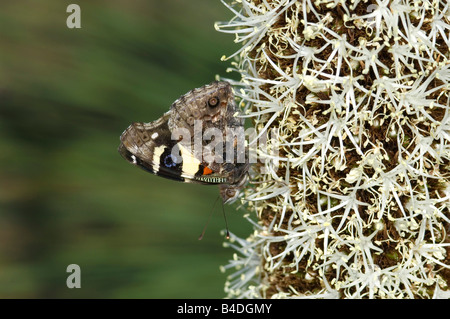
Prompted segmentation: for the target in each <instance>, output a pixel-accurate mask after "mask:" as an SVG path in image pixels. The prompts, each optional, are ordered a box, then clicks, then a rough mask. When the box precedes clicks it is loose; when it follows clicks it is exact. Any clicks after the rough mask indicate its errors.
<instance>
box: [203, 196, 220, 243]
mask: <svg viewBox="0 0 450 319" xmlns="http://www.w3.org/2000/svg"><path fill="white" fill-rule="evenodd" d="M218 199H219V196H217V198H216V201H215V202H214V205H213V208H212V209H211V213H209V217H208V220H207V221H206V224H205V227H203V231H202V233H201V235H200V236H199V237H198V240H202V239H203V236H204V235H205V231H206V227H208V224H209V221H210V220H211V216H212V214H213V213H214V208H215V207H216V204H217V200H218Z"/></svg>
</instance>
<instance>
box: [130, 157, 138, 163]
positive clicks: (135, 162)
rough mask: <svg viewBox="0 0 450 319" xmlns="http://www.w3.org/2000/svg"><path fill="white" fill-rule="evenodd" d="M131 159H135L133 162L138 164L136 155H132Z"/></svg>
mask: <svg viewBox="0 0 450 319" xmlns="http://www.w3.org/2000/svg"><path fill="white" fill-rule="evenodd" d="M131 159H132V160H133V164H136V163H137V161H136V156H134V155H131Z"/></svg>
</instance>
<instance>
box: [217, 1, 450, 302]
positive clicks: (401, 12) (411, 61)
mask: <svg viewBox="0 0 450 319" xmlns="http://www.w3.org/2000/svg"><path fill="white" fill-rule="evenodd" d="M223 3H224V4H225V5H226V6H227V7H228V8H229V9H230V10H231V11H232V12H233V14H234V15H235V16H234V17H233V18H232V19H231V20H230V21H229V22H223V23H217V25H216V28H217V29H218V30H219V31H222V32H226V33H233V34H234V35H235V42H237V43H240V44H241V45H242V46H241V48H240V49H239V50H238V51H237V52H236V53H234V54H233V55H231V56H230V57H229V58H233V59H234V62H232V68H231V69H232V70H233V71H236V72H238V73H239V74H240V76H241V80H240V81H239V82H233V84H234V85H236V86H237V87H238V88H239V87H240V88H241V89H236V91H237V92H236V93H237V96H238V97H239V98H240V100H241V101H240V102H241V106H242V107H243V109H244V111H245V115H246V116H248V117H251V118H252V120H253V124H254V126H255V128H257V130H258V132H259V133H261V134H263V133H262V132H264V131H271V132H274V133H275V134H271V135H269V136H276V138H271V139H269V140H268V145H267V148H265V149H257V155H258V156H259V158H261V157H262V158H263V159H264V163H261V162H258V164H257V165H254V167H253V169H254V172H253V174H254V175H253V176H252V185H250V187H249V189H248V190H246V193H245V199H244V201H245V202H246V203H247V205H248V208H249V209H250V210H251V211H256V212H257V216H258V218H259V220H258V222H257V223H254V225H255V226H254V228H255V231H254V233H253V234H252V235H251V236H250V237H249V238H247V239H239V238H234V240H235V241H234V242H232V243H231V245H232V246H233V247H234V248H235V249H236V250H237V252H236V254H235V258H234V259H233V260H232V261H231V262H230V263H229V264H228V265H227V266H225V267H224V268H225V270H227V271H231V270H230V269H233V270H232V271H234V273H231V275H230V276H229V280H228V282H227V283H226V286H225V290H226V292H227V293H228V296H229V297H265V298H288V297H307V298H432V297H434V298H444V297H449V295H450V293H449V284H450V238H449V235H448V233H449V230H450V229H449V226H450V212H449V209H450V186H449V185H450V183H449V181H450V166H449V165H450V164H449V159H450V102H449V94H450V62H449V58H450V53H449V50H450V7H449V2H448V1H447V0H366V1H360V0H339V1H337V0H316V1H312V0H235V1H231V0H229V1H224V0H223ZM224 59H225V58H224ZM275 149H277V152H278V155H274V153H273V152H271V150H272V151H273V150H275Z"/></svg>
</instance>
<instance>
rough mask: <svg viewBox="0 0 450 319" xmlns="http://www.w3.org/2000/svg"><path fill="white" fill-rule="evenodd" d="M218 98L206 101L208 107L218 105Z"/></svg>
mask: <svg viewBox="0 0 450 319" xmlns="http://www.w3.org/2000/svg"><path fill="white" fill-rule="evenodd" d="M219 102H220V101H219V98H218V97H217V96H214V97H212V98H210V99H209V100H208V105H209V107H216V106H217V105H219Z"/></svg>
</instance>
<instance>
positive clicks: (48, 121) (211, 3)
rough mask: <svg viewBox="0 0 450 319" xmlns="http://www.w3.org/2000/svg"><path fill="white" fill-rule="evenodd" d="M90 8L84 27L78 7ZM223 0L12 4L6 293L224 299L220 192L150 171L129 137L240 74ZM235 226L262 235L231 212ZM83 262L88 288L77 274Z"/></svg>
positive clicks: (5, 100) (3, 258) (2, 138)
mask: <svg viewBox="0 0 450 319" xmlns="http://www.w3.org/2000/svg"><path fill="white" fill-rule="evenodd" d="M70 3H77V4H78V5H80V7H81V26H82V28H81V29H68V28H67V26H66V19H67V17H68V15H69V13H67V12H66V8H67V6H68V5H69V4H70ZM231 17H232V14H231V12H229V11H228V9H227V8H226V7H224V6H223V5H222V4H221V3H220V1H219V0H189V1H186V0H164V1H161V0H145V1H144V0H135V1H126V0H120V1H119V0H115V1H114V0H104V1H92V0H91V1H87V0H86V1H76V2H75V1H54V0H40V1H35V0H34V1H31V0H28V1H24V0H22V1H4V2H2V9H1V10H0V163H1V170H0V205H1V206H0V297H1V298H222V297H224V292H223V287H224V282H225V279H226V274H222V273H221V272H220V271H219V266H220V265H224V264H226V263H227V261H228V259H230V258H231V256H232V254H233V251H232V250H231V249H226V248H223V247H222V243H223V241H224V237H223V236H222V235H221V234H220V230H222V229H224V227H225V224H224V220H223V217H222V213H221V209H220V207H219V206H216V209H215V210H216V212H215V213H214V215H213V218H212V220H211V223H210V224H209V227H208V229H207V232H206V236H205V238H204V239H203V240H202V241H198V240H197V237H198V235H199V234H200V233H201V230H202V228H203V226H204V225H205V223H206V221H207V219H208V214H209V213H210V211H211V209H212V207H213V204H214V201H215V200H216V198H217V196H218V189H217V188H216V187H214V186H203V185H193V184H183V183H178V182H174V181H170V180H165V179H163V178H159V177H157V176H153V175H151V174H148V173H146V172H144V171H142V170H140V169H138V168H136V167H134V166H132V165H131V164H128V163H127V162H126V161H125V160H123V159H122V158H121V157H120V155H119V154H118V152H117V146H118V144H119V136H120V134H121V133H122V131H123V130H124V129H125V128H126V127H127V126H128V125H129V124H130V123H131V122H133V121H147V122H149V121H153V120H155V119H157V118H158V117H159V116H161V115H162V114H163V113H164V112H166V111H167V110H168V108H169V107H170V105H171V104H172V102H173V101H174V100H175V99H177V98H178V97H179V96H180V95H182V94H184V93H186V92H187V91H189V90H190V89H192V88H195V87H199V86H202V85H203V84H206V83H209V82H211V81H213V80H214V77H215V75H216V74H220V75H222V76H223V75H227V76H230V75H229V74H226V72H225V70H226V68H227V67H229V62H220V57H221V56H222V55H224V54H225V55H230V54H231V53H232V52H234V51H235V50H236V49H237V47H236V45H235V44H233V37H232V36H230V35H224V34H221V33H218V32H216V31H215V30H214V22H215V21H219V20H220V21H224V20H228V19H230V18H231ZM225 209H226V211H227V213H228V214H227V216H228V223H229V226H230V230H231V231H232V232H234V233H236V234H238V235H240V236H246V234H247V233H249V232H250V226H249V225H248V223H247V222H246V221H245V220H244V219H243V218H242V215H243V211H236V210H235V209H236V207H235V206H227V207H225ZM72 263H74V264H78V265H79V266H80V267H81V289H68V288H67V287H66V278H67V276H68V275H69V274H68V273H66V267H67V266H68V265H69V264H72Z"/></svg>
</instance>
